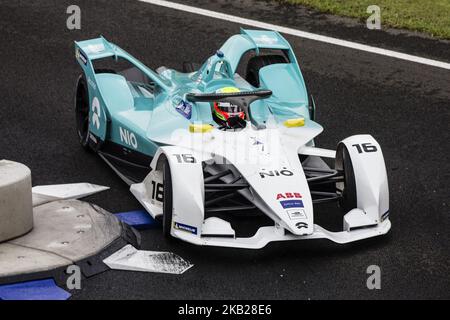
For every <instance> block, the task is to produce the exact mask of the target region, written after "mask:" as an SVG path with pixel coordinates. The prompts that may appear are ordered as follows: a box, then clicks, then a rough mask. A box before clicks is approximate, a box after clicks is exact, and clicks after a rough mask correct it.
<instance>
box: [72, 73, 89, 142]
mask: <svg viewBox="0 0 450 320" xmlns="http://www.w3.org/2000/svg"><path fill="white" fill-rule="evenodd" d="M75 117H76V126H77V133H78V139H79V141H80V144H81V146H82V147H83V149H85V150H90V148H89V91H88V89H87V84H86V78H85V77H84V75H80V76H79V78H78V82H77V88H76V92H75Z"/></svg>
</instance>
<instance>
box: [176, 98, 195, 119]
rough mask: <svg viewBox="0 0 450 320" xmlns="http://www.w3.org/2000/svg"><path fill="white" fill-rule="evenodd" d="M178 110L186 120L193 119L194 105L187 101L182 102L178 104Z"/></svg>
mask: <svg viewBox="0 0 450 320" xmlns="http://www.w3.org/2000/svg"><path fill="white" fill-rule="evenodd" d="M176 110H177V111H178V112H179V113H180V114H181V115H182V116H183V117H185V118H186V119H191V117H192V104H190V103H189V102H187V101H184V100H181V101H180V103H178V105H177V107H176Z"/></svg>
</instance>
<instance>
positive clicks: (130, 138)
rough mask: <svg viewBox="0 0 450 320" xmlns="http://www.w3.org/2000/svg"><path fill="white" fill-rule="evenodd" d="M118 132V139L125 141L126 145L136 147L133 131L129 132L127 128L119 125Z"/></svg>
mask: <svg viewBox="0 0 450 320" xmlns="http://www.w3.org/2000/svg"><path fill="white" fill-rule="evenodd" d="M119 133H120V141H122V142H123V143H125V144H126V145H128V146H130V147H133V148H134V149H137V147H138V143H137V139H136V136H135V135H134V133H133V132H130V131H129V130H127V129H124V128H122V127H119Z"/></svg>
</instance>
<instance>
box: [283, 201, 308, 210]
mask: <svg viewBox="0 0 450 320" xmlns="http://www.w3.org/2000/svg"><path fill="white" fill-rule="evenodd" d="M280 204H281V206H282V207H283V208H284V209H290V208H303V201H302V200H284V201H280Z"/></svg>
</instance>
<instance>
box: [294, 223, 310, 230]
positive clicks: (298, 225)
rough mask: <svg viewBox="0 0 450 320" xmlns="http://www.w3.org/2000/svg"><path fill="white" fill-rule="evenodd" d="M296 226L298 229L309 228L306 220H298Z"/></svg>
mask: <svg viewBox="0 0 450 320" xmlns="http://www.w3.org/2000/svg"><path fill="white" fill-rule="evenodd" d="M295 226H296V227H297V229H303V228H305V229H308V224H307V223H306V222H297V223H296V224H295Z"/></svg>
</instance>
